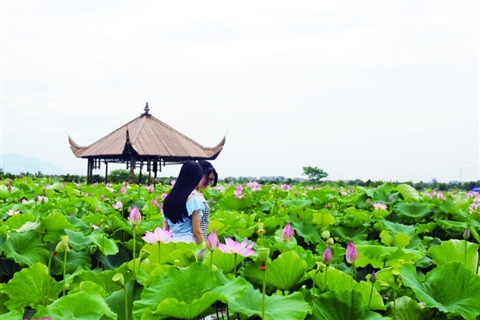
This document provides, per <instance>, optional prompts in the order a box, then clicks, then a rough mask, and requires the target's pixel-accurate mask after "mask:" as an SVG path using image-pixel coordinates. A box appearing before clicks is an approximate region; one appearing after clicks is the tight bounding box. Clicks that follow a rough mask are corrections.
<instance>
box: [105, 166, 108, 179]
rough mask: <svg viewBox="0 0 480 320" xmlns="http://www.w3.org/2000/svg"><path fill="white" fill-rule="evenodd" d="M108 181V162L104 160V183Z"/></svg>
mask: <svg viewBox="0 0 480 320" xmlns="http://www.w3.org/2000/svg"><path fill="white" fill-rule="evenodd" d="M107 183H108V162H107V160H105V184H107Z"/></svg>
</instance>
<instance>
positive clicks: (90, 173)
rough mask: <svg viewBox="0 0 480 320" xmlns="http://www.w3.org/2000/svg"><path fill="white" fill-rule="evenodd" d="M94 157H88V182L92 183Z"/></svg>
mask: <svg viewBox="0 0 480 320" xmlns="http://www.w3.org/2000/svg"><path fill="white" fill-rule="evenodd" d="M93 161H94V159H93V158H88V164H87V184H92V178H93V173H92V172H93Z"/></svg>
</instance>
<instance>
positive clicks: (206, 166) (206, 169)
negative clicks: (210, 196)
mask: <svg viewBox="0 0 480 320" xmlns="http://www.w3.org/2000/svg"><path fill="white" fill-rule="evenodd" d="M198 164H199V165H200V166H202V168H203V175H204V176H206V177H207V179H208V177H209V176H210V174H211V173H212V172H213V177H214V178H213V182H212V186H213V187H215V186H216V185H217V181H218V173H217V171H216V170H215V168H214V167H213V166H212V164H211V163H210V162H208V161H207V160H200V161H198Z"/></svg>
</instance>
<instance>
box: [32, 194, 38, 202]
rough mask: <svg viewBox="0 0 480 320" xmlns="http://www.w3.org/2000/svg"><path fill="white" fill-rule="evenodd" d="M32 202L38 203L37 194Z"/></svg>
mask: <svg viewBox="0 0 480 320" xmlns="http://www.w3.org/2000/svg"><path fill="white" fill-rule="evenodd" d="M33 201H35V202H37V201H38V194H36V195H35V198H33Z"/></svg>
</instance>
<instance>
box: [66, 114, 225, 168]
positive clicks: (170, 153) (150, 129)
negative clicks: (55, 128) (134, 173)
mask: <svg viewBox="0 0 480 320" xmlns="http://www.w3.org/2000/svg"><path fill="white" fill-rule="evenodd" d="M68 141H69V143H70V149H71V150H72V151H73V153H74V154H75V156H76V157H77V158H122V157H125V156H126V155H129V154H130V152H133V153H136V154H138V155H139V156H140V157H158V158H162V159H163V160H164V161H182V160H187V159H206V160H213V159H215V158H216V157H217V156H218V155H219V154H220V152H221V151H222V149H223V146H224V144H225V137H223V139H222V140H221V141H220V142H219V143H218V144H217V145H216V146H215V147H212V148H209V147H204V146H202V145H200V144H199V143H197V142H195V141H194V140H192V139H190V138H189V137H187V136H185V135H184V134H182V133H180V132H178V131H177V130H175V129H174V128H172V127H170V126H169V125H167V124H166V123H164V122H162V121H160V120H158V119H157V118H155V117H153V116H152V115H150V114H148V104H147V107H146V112H145V113H144V114H142V115H140V116H139V117H138V118H135V119H133V120H132V121H130V122H128V123H127V124H125V125H123V126H121V127H120V128H118V129H116V130H115V131H113V132H111V133H110V134H108V135H106V136H105V137H103V138H101V139H100V140H98V141H96V142H94V143H92V144H91V145H89V146H86V147H82V146H79V145H78V144H76V143H75V142H74V141H73V139H72V138H71V137H70V136H68Z"/></svg>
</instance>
